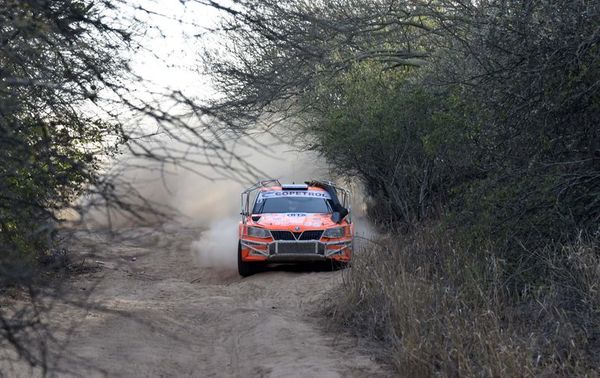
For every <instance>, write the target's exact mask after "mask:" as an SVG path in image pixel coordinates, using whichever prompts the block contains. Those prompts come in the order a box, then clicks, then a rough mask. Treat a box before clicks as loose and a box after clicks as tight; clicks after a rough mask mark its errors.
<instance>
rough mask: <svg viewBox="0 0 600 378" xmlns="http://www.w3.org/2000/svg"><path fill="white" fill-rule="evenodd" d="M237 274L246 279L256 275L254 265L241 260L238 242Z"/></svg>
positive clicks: (240, 249)
mask: <svg viewBox="0 0 600 378" xmlns="http://www.w3.org/2000/svg"><path fill="white" fill-rule="evenodd" d="M237 255H238V273H239V275H240V276H242V277H248V276H251V275H253V274H254V273H256V271H257V269H256V268H257V266H256V263H249V262H246V261H244V260H242V244H241V243H240V242H238V253H237Z"/></svg>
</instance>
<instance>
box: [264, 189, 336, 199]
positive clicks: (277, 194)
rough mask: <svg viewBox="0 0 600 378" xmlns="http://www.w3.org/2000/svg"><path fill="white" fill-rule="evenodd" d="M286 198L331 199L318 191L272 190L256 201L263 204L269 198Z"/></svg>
mask: <svg viewBox="0 0 600 378" xmlns="http://www.w3.org/2000/svg"><path fill="white" fill-rule="evenodd" d="M284 197H305V198H323V199H331V197H330V196H329V193H327V192H321V191H316V190H298V191H296V190H272V191H269V192H261V193H260V194H259V195H258V198H257V199H256V201H257V202H262V200H263V199H267V198H284Z"/></svg>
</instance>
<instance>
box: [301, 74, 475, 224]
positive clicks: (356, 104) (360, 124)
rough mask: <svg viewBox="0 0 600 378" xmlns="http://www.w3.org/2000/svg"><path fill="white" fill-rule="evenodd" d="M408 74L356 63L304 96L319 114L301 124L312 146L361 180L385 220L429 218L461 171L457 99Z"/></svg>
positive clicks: (463, 129) (462, 133)
mask: <svg viewBox="0 0 600 378" xmlns="http://www.w3.org/2000/svg"><path fill="white" fill-rule="evenodd" d="M413 76H414V75H411V73H410V72H399V71H386V70H384V69H383V66H382V65H381V64H378V63H374V62H363V63H360V64H357V65H355V66H354V67H353V68H352V69H351V70H350V71H349V72H347V73H346V74H344V75H342V76H340V77H339V78H338V79H337V80H336V81H335V82H333V83H327V84H323V85H322V86H320V87H318V88H317V90H316V91H315V93H314V94H312V95H311V102H312V103H313V104H315V105H314V106H315V108H316V109H317V110H316V111H317V112H318V113H319V114H320V118H319V121H318V122H317V123H309V126H308V127H307V130H306V131H307V132H308V133H309V135H310V136H311V137H313V139H311V145H312V147H313V148H316V149H318V150H319V151H320V152H321V153H323V155H324V156H326V157H327V159H328V161H330V162H332V163H333V164H334V166H336V167H337V168H338V169H340V170H341V171H342V172H344V174H351V175H356V176H358V177H359V178H360V179H361V181H362V182H363V184H364V186H365V188H366V190H367V194H369V195H370V196H371V197H372V199H373V200H374V201H373V203H372V206H371V211H372V212H373V213H374V214H377V215H376V216H377V217H378V218H379V219H380V220H384V221H385V222H390V221H392V222H395V221H401V222H404V223H405V224H412V223H414V222H416V221H419V220H422V219H424V218H426V217H427V216H430V215H431V214H432V212H433V211H434V210H435V208H436V206H437V205H439V204H440V203H441V202H443V201H444V197H445V196H446V193H447V191H448V188H450V187H451V186H452V184H453V183H454V182H455V181H457V180H458V179H460V175H464V174H467V172H466V169H468V166H467V164H465V163H466V161H468V156H465V154H464V153H468V151H465V150H464V149H463V148H462V147H461V146H463V145H464V142H465V139H466V138H469V137H470V134H471V133H472V131H471V130H469V129H468V127H467V126H466V125H465V123H464V120H463V119H462V118H460V117H457V116H455V114H454V112H455V111H456V109H455V108H456V107H457V106H458V105H457V104H455V103H453V102H452V100H453V98H452V97H451V96H450V95H448V94H444V93H434V92H432V91H430V90H427V89H426V88H424V87H422V86H419V85H418V84H416V83H414V80H413Z"/></svg>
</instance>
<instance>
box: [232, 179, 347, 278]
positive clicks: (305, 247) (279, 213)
mask: <svg viewBox="0 0 600 378" xmlns="http://www.w3.org/2000/svg"><path fill="white" fill-rule="evenodd" d="M241 215H242V221H241V222H240V225H239V243H238V271H239V273H240V275H241V276H244V277H246V276H249V275H251V274H254V273H255V272H256V271H257V269H258V268H259V267H260V266H261V265H264V264H268V263H296V262H303V261H330V262H331V263H332V264H335V265H339V266H343V265H345V264H347V263H348V262H349V261H350V259H351V258H352V242H353V237H354V225H353V224H352V219H351V215H350V192H349V191H347V190H346V189H343V188H341V187H338V186H336V185H334V184H333V183H331V182H326V181H310V182H309V181H307V182H306V183H305V184H301V185H298V184H291V185H285V184H281V183H280V182H279V181H278V180H267V181H261V182H258V183H257V184H255V185H253V186H252V187H250V188H248V189H246V190H245V191H244V192H242V212H241Z"/></svg>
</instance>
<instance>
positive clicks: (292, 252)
mask: <svg viewBox="0 0 600 378" xmlns="http://www.w3.org/2000/svg"><path fill="white" fill-rule="evenodd" d="M240 243H241V246H242V249H243V250H247V251H248V252H247V254H245V255H246V256H245V257H246V258H245V260H247V261H270V262H292V261H323V260H327V259H333V260H341V261H348V260H350V255H351V252H352V239H351V238H350V239H344V240H335V241H319V240H274V241H269V242H259V241H254V240H244V239H242V240H240Z"/></svg>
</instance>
